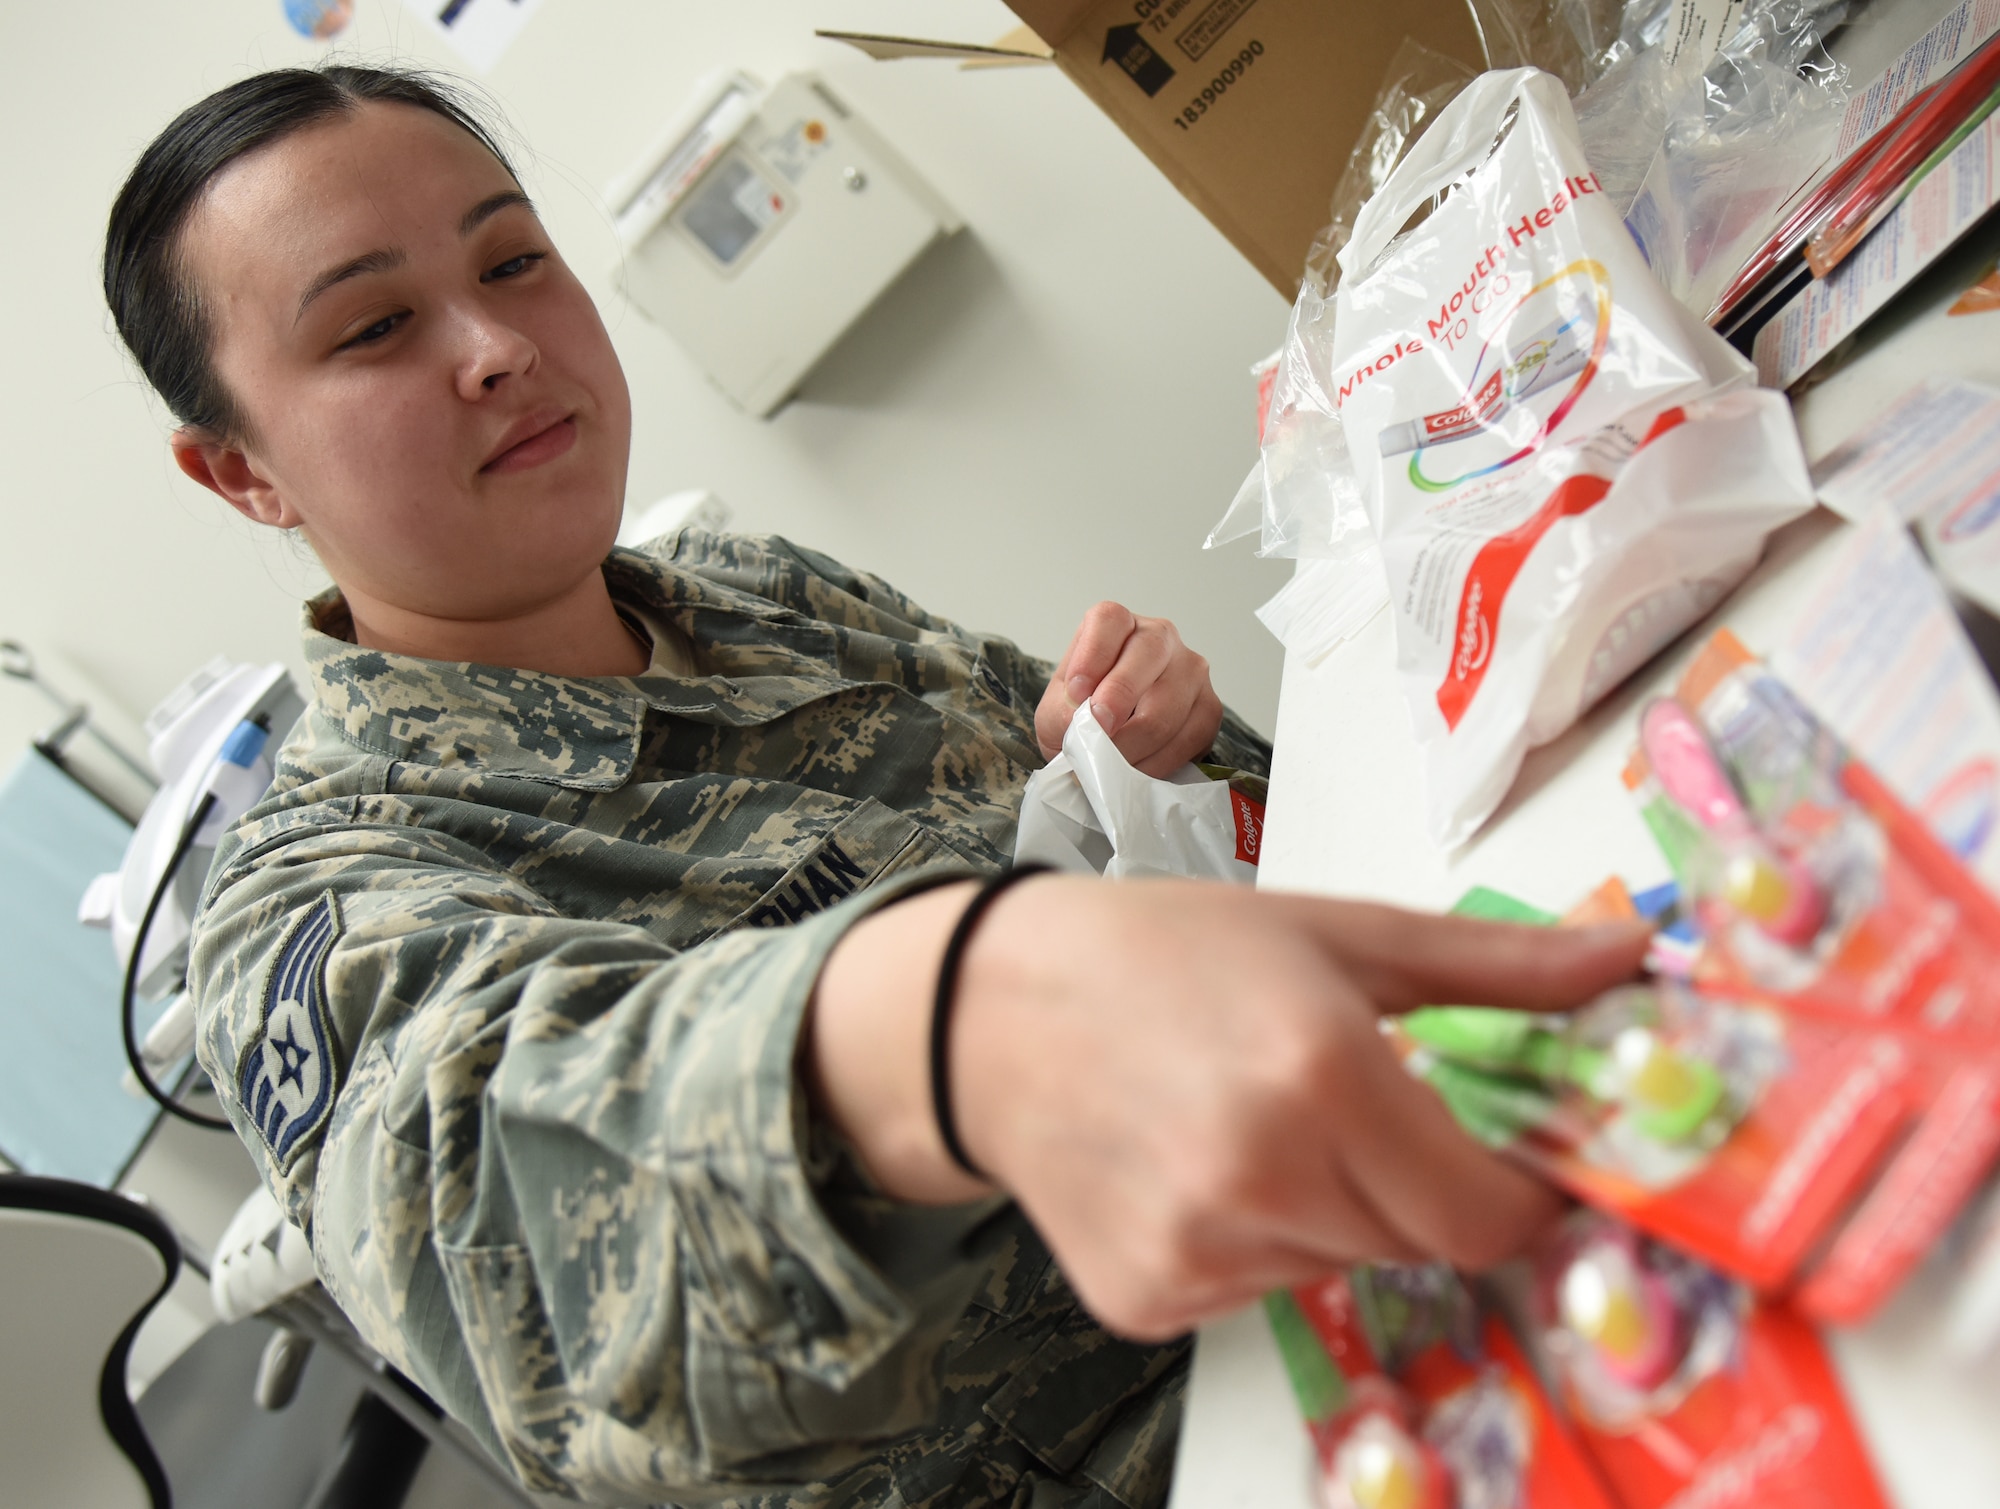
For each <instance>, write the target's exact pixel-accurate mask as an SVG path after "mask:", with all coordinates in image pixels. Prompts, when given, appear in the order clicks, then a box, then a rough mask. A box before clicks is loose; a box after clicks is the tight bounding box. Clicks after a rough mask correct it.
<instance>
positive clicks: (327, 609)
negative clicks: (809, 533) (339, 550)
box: [303, 549, 833, 791]
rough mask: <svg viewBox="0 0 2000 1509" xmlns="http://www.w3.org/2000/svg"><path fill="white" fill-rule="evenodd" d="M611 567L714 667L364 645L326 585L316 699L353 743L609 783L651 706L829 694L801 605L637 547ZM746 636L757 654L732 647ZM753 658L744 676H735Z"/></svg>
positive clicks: (317, 624) (825, 642)
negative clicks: (521, 665)
mask: <svg viewBox="0 0 2000 1509" xmlns="http://www.w3.org/2000/svg"><path fill="white" fill-rule="evenodd" d="M604 575H605V580H606V581H607V583H608V584H609V586H610V588H611V595H612V597H613V599H614V600H616V601H618V602H621V603H624V604H626V605H628V606H631V607H636V608H639V609H642V610H644V611H647V612H649V613H652V614H654V615H657V616H659V617H661V618H669V619H672V620H673V621H674V622H676V623H677V624H678V625H679V626H680V627H681V628H682V630H683V632H685V633H686V634H687V635H688V638H689V639H690V641H691V642H692V643H693V645H694V649H695V658H696V661H697V664H699V665H700V666H701V667H702V669H704V670H713V671H716V672H718V673H719V674H715V675H707V676H700V677H695V678H681V677H672V676H647V677H639V678H636V679H634V678H626V677H583V676H558V675H553V674H550V673H548V672H544V671H526V670H518V669H515V668H513V667H509V666H492V665H479V664H475V663H472V662H468V661H457V662H454V661H444V660H424V659H420V658H418V657H416V656H414V655H398V654H395V653H392V652H390V651H386V650H372V649H365V648H363V647H362V646H360V645H357V644H355V643H354V642H353V637H352V636H353V620H352V618H351V616H350V615H349V613H348V609H347V603H346V601H345V599H343V598H342V597H341V595H340V591H339V589H338V588H330V589H328V590H327V591H325V592H323V593H321V594H320V595H319V596H317V597H315V598H313V599H312V600H311V601H309V602H308V603H307V604H306V605H305V621H304V625H303V632H304V638H305V652H306V664H307V667H308V669H309V670H310V672H311V677H312V684H313V691H314V696H315V700H316V701H317V703H318V706H319V708H320V710H321V712H322V713H323V714H324V715H325V716H326V717H327V718H328V719H329V720H331V722H332V723H333V724H334V726H335V727H336V728H338V729H339V731H340V732H341V733H342V734H343V735H344V736H345V737H346V738H347V739H348V740H349V741H350V742H352V743H354V744H357V745H359V746H360V747H361V748H363V749H366V750H368V751H370V752H372V753H375V754H380V755H383V756H386V757H387V758H389V759H392V760H401V761H405V762H408V763H411V764H417V765H429V766H432V767H435V768H438V769H461V770H465V771H468V772H478V773H482V774H489V775H514V776H524V777H527V778H528V779H531V780H540V781H551V782H554V783H556V784H558V785H562V786H570V787H575V788H579V789H583V790H593V791H606V790H612V789H614V788H616V787H618V786H622V785H623V784H624V783H625V782H626V780H627V779H629V778H630V776H631V774H632V768H633V765H634V763H635V761H636V760H637V758H638V753H639V736H640V731H641V728H642V725H643V723H644V720H645V715H646V710H647V708H648V707H649V706H650V707H654V708H658V709H659V710H661V711H663V712H667V713H672V714H676V715H678V716H681V717H686V718H693V719H698V720H700V721H704V722H717V723H730V724H737V725H745V724H752V723H761V722H766V721H769V720H770V719H772V718H775V717H779V716H781V715H782V714H784V713H786V712H789V711H791V710H792V709H793V708H796V707H798V706H799V705H801V704H802V703H804V702H807V701H810V700H812V699H813V698H814V697H816V696H820V695H823V694H824V692H825V690H826V679H827V678H828V677H829V676H830V675H832V674H833V668H832V665H831V661H832V658H833V656H832V651H833V645H832V639H831V636H830V635H829V634H828V633H827V632H826V631H825V630H824V629H823V628H821V627H819V626H817V625H809V624H807V623H806V621H805V620H804V619H803V618H802V617H801V616H800V615H799V614H798V613H796V612H794V611H793V610H792V609H790V608H786V607H783V606H781V605H780V604H777V603H774V602H771V601H770V600H768V599H766V598H761V597H758V596H756V595H754V594H752V593H748V592H743V591H739V590H737V589H735V588H732V587H729V586H727V585H724V584H722V583H718V582H713V581H708V580H705V579H704V578H702V577H700V576H697V575H695V574H694V573H692V572H689V571H685V570H682V569H680V568H678V567H676V566H673V565H670V564H667V563H666V562H663V561H658V560H654V559H652V558H651V557H648V556H646V555H642V554H640V553H638V552H636V551H631V550H622V549H621V550H614V551H613V552H612V553H611V555H610V557H609V558H608V559H607V560H606V561H605V563H604ZM751 647H755V653H754V655H753V656H752V658H751V659H750V660H745V657H744V656H742V655H740V654H739V655H731V654H729V653H727V652H728V651H729V650H730V649H731V648H741V649H750V648H751ZM752 667H754V670H755V671H756V672H758V673H760V674H758V676H757V679H756V680H755V681H754V682H752V683H751V684H749V685H746V684H744V683H743V682H741V681H738V680H736V679H734V678H733V677H732V676H731V675H730V674H729V673H730V672H731V671H738V672H739V673H740V671H741V669H745V668H752ZM773 673H775V674H773ZM806 678H810V680H808V679H806Z"/></svg>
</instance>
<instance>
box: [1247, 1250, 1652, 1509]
mask: <svg viewBox="0 0 2000 1509" xmlns="http://www.w3.org/2000/svg"><path fill="white" fill-rule="evenodd" d="M1267 1309H1268V1310H1269V1312H1270V1315H1271V1320H1272V1325H1273V1328H1274V1330H1275V1331H1276V1333H1277V1336H1278V1340H1279V1345H1280V1350H1281V1351H1283V1353H1284V1354H1285V1358H1286V1362H1287V1365H1288V1367H1289V1368H1290V1371H1291V1373H1292V1378H1293V1382H1294V1384H1295V1385H1296V1386H1297V1387H1298V1392H1299V1398H1300V1404H1301V1407H1302V1408H1303V1409H1304V1411H1305V1413H1306V1417H1307V1423H1308V1426H1309V1428H1310V1429H1311V1432H1312V1436H1313V1443H1314V1448H1315V1451H1316V1454H1317V1456H1318V1459H1319V1464H1320V1472H1321V1482H1320V1489H1321V1493H1320V1500H1321V1503H1322V1504H1324V1505H1325V1506H1326V1509H1364V1506H1366V1509H1375V1506H1378V1505H1397V1506H1402V1509H1461V1506H1464V1505H1495V1506H1501V1505H1505V1506H1521V1509H1539V1506H1543V1505H1547V1506H1551V1509H1554V1506H1560V1509H1615V1506H1614V1504H1613V1501H1612V1500H1611V1498H1610V1497H1609V1496H1608V1495H1607V1494H1606V1493H1605V1491H1604V1487H1603V1485H1602V1483H1601V1482H1600V1481H1599V1479H1598V1477H1597V1475H1596V1473H1595V1472H1594V1471H1593V1470H1592V1468H1591V1466H1590V1464H1589V1462H1588V1461H1587V1460H1586V1459H1585V1457H1584V1456H1583V1454H1582V1452H1581V1451H1580V1450H1579V1448H1578V1446H1577V1444H1576V1441H1575V1440H1574V1439H1573V1438H1572V1437H1571V1436H1570V1434H1569V1432H1568V1431H1567V1430H1566V1429H1565V1427H1564V1426H1563V1424H1562V1422H1561V1420H1560V1419H1559V1418H1558V1417H1557V1415H1556V1412H1555V1410H1554V1409H1553V1408H1552V1407H1551V1405H1550V1401H1549V1398H1548V1395H1547V1393H1546V1392H1545V1391H1544V1389H1543V1387H1542V1385H1541V1382H1540V1381H1539V1379H1538V1378H1537V1377H1536V1375H1535V1372H1534V1369H1533V1368H1532V1367H1530V1366H1529V1364H1528V1360H1527V1358H1526V1357H1525V1356H1524V1355H1523V1354H1522V1352H1521V1349H1520V1347H1519V1346H1518V1345H1517V1344H1516V1343H1515V1341H1514V1339H1513V1337H1512V1336H1511V1335H1509V1334H1508V1332H1507V1329H1506V1327H1505V1326H1504V1325H1502V1324H1501V1322H1500V1321H1499V1319H1498V1318H1497V1317H1494V1316H1490V1315H1487V1316H1482V1315H1481V1314H1480V1313H1479V1311H1478V1308H1477V1306H1476V1304H1475V1302H1474V1300H1473V1298H1472V1296H1471V1294H1470V1293H1469V1292H1468V1291H1467V1290H1466V1289H1465V1287H1464V1285H1463V1284H1462V1283H1461V1281H1460V1280H1459V1279H1458V1277H1457V1276H1456V1275H1455V1274H1454V1273H1452V1271H1451V1270H1450V1269H1449V1268H1446V1267H1443V1266H1442V1265H1426V1266H1423V1267H1407V1268H1405V1267H1386V1266H1382V1267H1369V1268H1360V1269H1356V1270H1354V1272H1353V1274H1352V1275H1340V1276H1336V1277H1334V1278H1329V1279H1327V1280H1325V1281H1324V1282H1321V1283H1318V1284H1312V1285H1308V1286H1305V1287H1303V1288H1300V1289H1296V1290H1293V1291H1292V1292H1291V1293H1290V1294H1280V1295H1274V1296H1272V1297H1271V1299H1270V1300H1268V1301H1267Z"/></svg>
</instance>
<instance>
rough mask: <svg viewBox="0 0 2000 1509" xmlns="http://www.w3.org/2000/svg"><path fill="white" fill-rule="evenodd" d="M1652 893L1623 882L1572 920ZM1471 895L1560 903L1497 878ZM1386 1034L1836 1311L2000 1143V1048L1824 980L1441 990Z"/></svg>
mask: <svg viewBox="0 0 2000 1509" xmlns="http://www.w3.org/2000/svg"><path fill="white" fill-rule="evenodd" d="M1651 899H1652V900H1654V901H1655V903H1657V900H1658V898H1657V897H1654V898H1651ZM1634 909H1635V906H1634V903H1633V901H1632V898H1631V897H1630V895H1629V893H1627V892H1626V891H1625V888H1624V887H1623V886H1622V884H1619V883H1617V882H1616V881H1613V882H1607V884H1606V885H1604V886H1600V887H1599V888H1598V889H1597V890H1596V891H1594V892H1592V893H1591V895H1590V896H1588V897H1586V898H1585V899H1584V901H1583V902H1582V903H1581V904H1579V905H1578V906H1577V907H1576V908H1573V909H1572V911H1571V912H1570V913H1568V914H1567V915H1565V916H1564V917H1563V918H1562V919H1560V920H1561V921H1562V922H1563V923H1564V924H1565V925H1586V924H1588V923H1590V922H1593V921H1601V920H1604V919H1605V918H1606V917H1611V916H1618V915H1629V914H1630V912H1631V911H1632V910H1634ZM1454 910H1455V911H1458V912H1460V913H1463V914H1471V915H1478V916H1486V917H1498V918H1503V919H1507V920H1513V921H1518V922H1524V923H1529V924H1543V925H1547V924H1551V923H1554V922H1556V921H1557V920H1558V919H1557V918H1556V917H1554V916H1552V915H1551V914H1549V913H1547V912H1543V911H1540V910H1538V909H1536V908H1532V907H1528V906H1526V905H1525V904H1523V903H1521V902H1518V901H1516V900H1514V899H1513V898H1511V897H1507V896H1505V895H1503V894H1501V893H1498V892H1494V891H1490V890H1486V889H1484V888H1480V889H1475V890H1474V891H1472V892H1469V893H1468V894H1467V895H1466V897H1465V898H1463V899H1462V900H1461V901H1460V903H1459V905H1458V906H1457V907H1456V908H1454ZM1697 972H1698V971H1697V970H1695V969H1690V970H1689V971H1687V974H1688V975H1689V976H1692V975H1694V974H1696V973H1697ZM1383 1033H1384V1036H1385V1037H1386V1038H1387V1039H1388V1041H1389V1043H1390V1045H1391V1046H1392V1047H1393V1048H1395V1049H1396V1051H1397V1052H1398V1054H1399V1056H1400V1057H1401V1058H1402V1060H1403V1062H1404V1065H1405V1067H1406V1068H1408V1069H1409V1070H1410V1071H1411V1072H1412V1073H1413V1074H1415V1075H1417V1077H1419V1078H1421V1079H1423V1080H1424V1081H1425V1082H1426V1083H1428V1084H1429V1085H1430V1086H1431V1088H1432V1089H1434V1090H1436V1091H1437V1093H1438V1094H1439V1096H1440V1098H1442V1099H1443V1100H1444V1102H1445V1104H1446V1106H1447V1107H1448V1108H1449V1109H1450V1110H1451V1112H1452V1113H1453V1116H1454V1117H1455V1118H1456V1119H1457V1120H1458V1122H1459V1123H1460V1125H1462V1126H1463V1127H1465V1129H1466V1130H1467V1131H1469V1132H1470V1133H1472V1135H1474V1136H1475V1137H1477V1138H1479V1139H1480V1140H1481V1141H1483V1142H1485V1143H1486V1144H1487V1145H1488V1146H1490V1147H1493V1148H1495V1149H1496V1150H1499V1151H1502V1152H1505V1153H1507V1154H1508V1155H1509V1156H1511V1157H1514V1158H1517V1159H1519V1160H1520V1161H1521V1162H1523V1163H1525V1164H1526V1165H1527V1166H1529V1167H1530V1168H1533V1169H1535V1170H1537V1171H1538V1172H1540V1173H1541V1174H1543V1175H1544V1176H1545V1177H1547V1178H1549V1179H1551V1180H1552V1181H1553V1182H1555V1183H1556V1184H1558V1185H1560V1186H1562V1187H1563V1188H1565V1189H1567V1190H1568V1191H1569V1192H1570V1193H1571V1194H1573V1195H1575V1196H1576V1197H1577V1198H1578V1199H1580V1200H1582V1201H1583V1202H1584V1203H1586V1204H1588V1205H1591V1206H1593V1207H1595V1208H1597V1209H1599V1210H1603V1211H1606V1212H1609V1213H1611V1214H1614V1215H1617V1216H1619V1217H1620V1218H1622V1219H1624V1220H1627V1221H1630V1222H1631V1223H1632V1224H1633V1225H1635V1226H1637V1227H1639V1228H1640V1229H1642V1230H1644V1231H1647V1232H1649V1233H1652V1234H1653V1235H1656V1236H1659V1237H1661V1238H1663V1239H1664V1240H1667V1241H1670V1242H1673V1243H1674V1244H1675V1245H1677V1246H1680V1247H1682V1248H1684V1249H1685V1250H1686V1251H1688V1252H1691V1253H1694V1254H1696V1255H1698V1256H1700V1257H1701V1258H1702V1259H1703V1260H1705V1261H1707V1262H1709V1263H1711V1264H1713V1265H1714V1266H1716V1267H1718V1268H1721V1269H1723V1270H1725V1271H1727V1272H1729V1273H1731V1274H1734V1275H1736V1276H1737V1277H1739V1278H1741V1279H1743V1280H1745V1281H1746V1282H1749V1283H1750V1284H1752V1285H1753V1286H1755V1287H1757V1288H1760V1289H1763V1290H1767V1291H1773V1292H1776V1291H1780V1290H1784V1289H1788V1288H1792V1287H1793V1286H1796V1291H1795V1295H1796V1303H1797V1305H1798V1307H1799V1308H1800V1310H1801V1313H1804V1314H1807V1315H1809V1316H1811V1317H1812V1318H1814V1319H1818V1320H1826V1321H1835V1322H1847V1321H1855V1320H1860V1319H1863V1318H1865V1317H1866V1316H1867V1315H1868V1314H1870V1313H1871V1312H1872V1311H1873V1310H1874V1309H1875V1308H1876V1307H1877V1306H1879V1305H1880V1304H1881V1303H1882V1302H1883V1301H1884V1300H1885V1299H1887V1298H1888V1296H1889V1295H1891V1294H1893V1293H1894V1292H1895V1290H1896V1289H1897V1287H1898V1286H1899V1285H1900V1284H1901V1283H1902V1281H1903V1279H1904V1278H1905V1277H1907V1276H1908V1274H1909V1273H1910V1272H1911V1271H1912V1270H1913V1268H1914V1267H1915V1266H1916V1264H1917V1263H1918V1262H1919V1261H1921V1259H1922V1258H1923V1256H1924V1255H1925V1253H1926V1252H1928V1251H1929V1250H1930V1248H1931V1247H1932V1246H1933V1245H1934V1243H1935V1242H1936V1241H1937V1239H1938V1238H1939V1237H1940V1236H1941V1235H1942V1234H1943V1232H1944V1231H1945V1230H1946V1229H1947V1228H1948V1227H1949V1226H1950V1224H1951V1223H1952V1221H1953V1220H1954V1219H1955V1218H1956V1216H1957V1213H1958V1212H1959V1210H1960V1209H1961V1208H1962V1207H1963V1206H1964V1204H1965V1203H1966V1201H1967V1200H1968V1199H1969V1198H1970V1197H1971V1195H1972V1193H1973V1191H1974V1190H1975V1189H1976V1188H1977V1187H1978V1185H1979V1182H1980V1180H1981V1179H1982V1178H1983V1177H1984V1175H1985V1174H1986V1171H1987V1170H1988V1169H1989V1168H1990V1167H1991V1166H1992V1164H1993V1162H1994V1159H1995V1155H1996V1153H2000V1054H1996V1053H1995V1052H1993V1051H1991V1049H1990V1048H1989V1049H1987V1050H1985V1051H1977V1052H1967V1051H1966V1048H1965V1045H1961V1044H1950V1043H1945V1042H1940V1041H1937V1040H1934V1039H1930V1038H1926V1037H1923V1036H1921V1035H1919V1034H1915V1033H1912V1032H1909V1031H1907V1030H1898V1029H1896V1028H1894V1027H1882V1026H1877V1025H1873V1024H1857V1023H1855V1022H1853V1021H1852V1020H1851V1019H1849V1018H1842V1017H1840V1016H1839V1015H1838V1014H1837V1013H1829V1012H1828V1011H1827V1010H1826V1008H1824V1007H1820V1006H1816V1005H1815V1003H1814V1002H1813V1001H1812V1000H1811V998H1810V996H1809V995H1808V996H1800V995H1782V994H1778V993H1774V992H1769V991H1761V990H1757V989H1752V988H1732V989H1727V990H1723V989H1718V988H1716V987H1713V986H1710V987H1707V988H1705V989H1697V988H1696V987H1695V986H1694V985H1693V984H1692V983H1689V981H1688V980H1687V979H1678V980H1669V979H1659V980H1655V981H1652V982H1649V983H1647V984H1644V985H1638V986H1631V987H1625V988H1623V989H1620V990H1617V991H1613V992H1611V993H1609V994H1608V995H1607V996H1604V997H1601V998H1599V999H1598V1000H1597V1001H1594V1002H1592V1003H1590V1004H1589V1005H1587V1006H1585V1007H1583V1008H1581V1009H1579V1010H1577V1011H1574V1012H1569V1013H1562V1014H1554V1015H1537V1014H1533V1013H1520V1012H1512V1011H1501V1010H1496V1009H1493V1008H1488V1007H1463V1006H1455V1007H1426V1008H1422V1009H1419V1010H1417V1011H1414V1012H1410V1013H1408V1014H1407V1015H1405V1016H1403V1017H1400V1018H1397V1019H1395V1020H1392V1021H1387V1022H1385V1023H1384V1024H1383Z"/></svg>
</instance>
